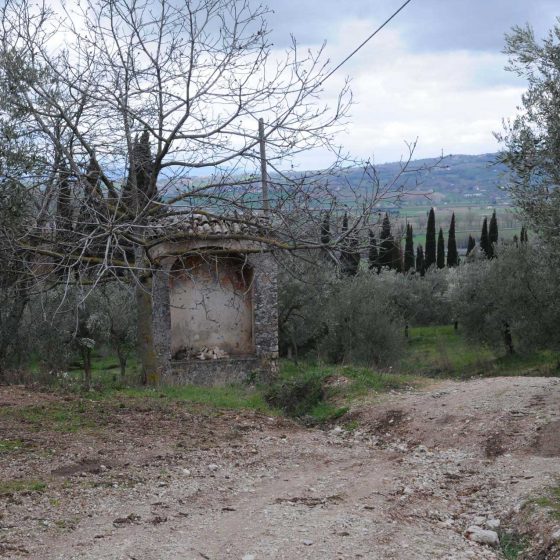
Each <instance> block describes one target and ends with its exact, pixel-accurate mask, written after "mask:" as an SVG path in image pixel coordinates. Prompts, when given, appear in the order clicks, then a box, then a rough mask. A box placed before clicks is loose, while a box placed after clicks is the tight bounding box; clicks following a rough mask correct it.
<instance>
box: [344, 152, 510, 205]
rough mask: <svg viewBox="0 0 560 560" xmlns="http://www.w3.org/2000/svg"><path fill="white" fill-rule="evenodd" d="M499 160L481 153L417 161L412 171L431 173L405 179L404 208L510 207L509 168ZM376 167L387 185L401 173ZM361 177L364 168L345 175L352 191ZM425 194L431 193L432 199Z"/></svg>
mask: <svg viewBox="0 0 560 560" xmlns="http://www.w3.org/2000/svg"><path fill="white" fill-rule="evenodd" d="M495 158H496V154H481V155H474V156H473V155H450V156H446V157H445V158H443V160H441V161H439V158H430V159H421V160H415V161H413V162H412V163H411V165H410V168H411V169H418V168H425V169H427V170H428V171H421V172H420V173H418V174H415V173H410V174H408V175H407V176H406V177H403V178H402V180H401V182H402V181H406V183H405V185H406V186H405V190H406V191H407V192H409V193H411V196H408V197H406V199H404V200H403V202H402V204H401V205H402V206H408V205H419V204H422V205H430V204H438V205H450V206H451V205H453V206H455V205H472V206H481V205H492V206H501V205H504V204H508V203H509V197H508V194H507V193H506V192H505V191H504V190H502V189H501V187H503V186H504V185H505V184H506V182H507V178H508V169H507V167H506V166H504V165H502V164H495V163H494V161H495ZM438 162H439V163H438ZM436 164H437V165H436ZM434 166H435V167H434ZM376 168H377V173H378V175H379V178H380V180H381V183H386V182H388V181H390V180H391V179H392V178H393V177H395V176H396V175H397V174H398V172H399V169H400V164H399V163H384V164H380V165H377V166H376ZM361 177H362V172H361V170H360V169H353V170H349V171H348V172H347V173H346V174H345V179H346V182H347V185H348V186H349V187H351V188H356V187H357V186H358V185H359V184H360V179H361ZM341 187H342V184H341ZM425 194H429V200H428V199H426V196H425Z"/></svg>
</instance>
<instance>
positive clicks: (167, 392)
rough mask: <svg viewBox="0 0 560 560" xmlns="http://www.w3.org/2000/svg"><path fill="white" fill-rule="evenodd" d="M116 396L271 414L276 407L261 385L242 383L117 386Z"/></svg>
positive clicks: (112, 393) (111, 392) (114, 393)
mask: <svg viewBox="0 0 560 560" xmlns="http://www.w3.org/2000/svg"><path fill="white" fill-rule="evenodd" d="M108 394H110V395H112V396H115V397H118V396H121V397H130V398H142V399H146V398H148V399H162V398H163V399H168V400H171V401H176V402H183V403H190V404H194V405H202V406H205V407H209V408H215V409H228V410H242V409H252V410H257V411H259V412H263V413H267V414H270V413H272V412H273V411H272V410H271V408H270V407H269V406H268V405H267V404H266V402H265V400H264V397H263V394H262V391H260V390H259V389H258V388H255V387H250V386H247V385H242V384H235V385H227V386H225V387H200V386H196V385H185V386H182V387H158V388H155V389H152V388H149V387H129V388H124V389H118V390H113V391H110V393H108Z"/></svg>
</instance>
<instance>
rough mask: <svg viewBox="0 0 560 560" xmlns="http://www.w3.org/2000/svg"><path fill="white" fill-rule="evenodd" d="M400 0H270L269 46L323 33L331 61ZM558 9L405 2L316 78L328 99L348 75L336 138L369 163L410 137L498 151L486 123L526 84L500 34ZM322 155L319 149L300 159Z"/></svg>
mask: <svg viewBox="0 0 560 560" xmlns="http://www.w3.org/2000/svg"><path fill="white" fill-rule="evenodd" d="M402 1H403V0H271V1H269V6H270V7H271V8H272V9H273V10H274V13H273V14H271V15H270V17H269V19H268V21H269V25H270V27H271V28H272V40H273V41H274V44H275V46H277V47H278V48H281V47H282V46H283V45H284V44H286V42H287V41H288V40H289V37H290V33H291V34H293V35H294V36H295V37H296V39H297V40H298V43H300V44H301V45H302V46H303V45H304V46H318V45H320V44H321V43H322V42H323V41H326V42H327V55H328V56H329V58H330V59H331V60H332V61H333V63H335V64H336V63H338V61H340V60H342V59H343V58H344V57H345V56H346V55H347V54H348V53H349V52H351V51H352V50H353V49H354V48H355V47H356V46H357V45H358V44H359V43H360V42H361V41H362V40H363V39H365V38H366V37H367V36H368V35H369V34H370V33H371V32H372V31H373V30H374V29H375V28H376V27H377V26H378V25H379V24H380V23H381V22H382V21H384V20H385V19H386V18H387V17H388V16H389V15H390V14H391V13H393V11H394V10H395V9H397V8H398V7H399V6H400V5H401V4H402ZM559 15H560V5H559V3H558V1H557V0H554V1H552V0H412V3H411V4H409V5H408V7H407V8H405V10H404V11H403V12H401V13H400V15H398V16H397V19H395V20H393V21H392V22H391V23H390V24H389V26H388V27H386V28H385V29H384V30H382V31H381V32H380V33H379V34H378V35H377V36H376V37H375V38H374V39H373V40H372V41H370V42H369V43H368V44H367V45H366V46H365V47H364V48H363V49H362V50H361V51H359V53H358V54H356V55H355V56H354V58H352V59H351V61H349V62H348V63H347V64H346V65H345V66H343V67H342V68H341V69H340V70H339V71H338V72H337V74H336V75H334V76H333V77H332V78H331V79H330V80H329V81H328V83H327V84H325V89H326V91H325V95H324V100H325V101H328V100H329V98H332V97H333V96H334V95H335V94H336V92H337V91H338V89H339V88H340V86H341V85H342V83H343V80H344V78H345V77H346V76H349V77H350V78H351V80H352V92H353V95H354V100H355V105H354V106H353V108H352V113H351V115H352V118H351V124H350V125H349V126H348V127H347V132H346V133H345V134H342V135H341V136H340V143H342V144H343V145H344V147H345V148H346V149H347V150H349V151H350V152H351V153H352V154H353V155H356V156H359V157H370V156H374V157H375V161H376V163H383V162H386V161H395V160H398V159H399V158H400V157H401V155H402V154H404V153H405V152H406V146H405V143H404V142H405V141H411V140H414V139H416V137H418V140H419V144H418V149H417V152H416V156H415V157H416V158H419V157H431V156H437V155H439V154H440V153H441V152H442V151H443V152H444V153H445V154H480V153H484V152H493V151H495V150H497V148H498V145H497V143H496V141H495V140H494V138H493V136H492V131H495V130H499V129H500V128H501V120H502V118H503V117H508V116H511V115H513V114H514V113H515V110H516V106H517V105H519V102H520V98H521V93H522V92H523V91H524V89H525V84H524V83H523V81H522V80H520V79H519V78H517V77H516V76H515V75H513V74H512V73H508V72H506V71H505V70H504V66H505V64H506V57H505V56H504V55H503V54H501V51H502V49H503V45H504V34H505V33H506V32H507V31H509V30H510V29H511V27H512V26H513V25H516V24H519V25H523V24H525V23H530V24H531V25H532V26H533V27H534V29H535V31H536V33H537V36H543V35H544V34H545V33H546V31H547V30H548V29H549V28H550V27H552V25H553V22H554V20H555V18H556V17H557V16H559ZM327 163H328V162H327V161H326V158H325V154H321V153H315V154H314V155H308V156H305V157H304V158H302V159H300V160H299V164H300V165H302V166H303V167H305V168H309V167H321V166H322V165H324V164H327Z"/></svg>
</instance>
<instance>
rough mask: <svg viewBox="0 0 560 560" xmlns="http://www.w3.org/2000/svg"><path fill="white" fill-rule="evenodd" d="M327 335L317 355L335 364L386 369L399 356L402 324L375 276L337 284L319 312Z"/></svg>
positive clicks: (359, 277) (398, 312) (387, 292)
mask: <svg viewBox="0 0 560 560" xmlns="http://www.w3.org/2000/svg"><path fill="white" fill-rule="evenodd" d="M322 316H323V320H324V322H325V326H326V333H325V335H324V336H323V338H322V339H321V342H320V344H319V351H320V354H321V355H322V356H324V357H325V358H326V359H327V360H329V361H331V362H335V363H340V362H350V363H356V364H365V365H387V364H390V363H392V362H393V361H395V360H396V359H397V358H398V357H400V355H401V354H402V350H403V345H404V320H403V317H402V312H401V311H400V310H399V309H397V308H396V306H395V305H394V304H393V302H392V301H391V297H390V289H388V285H387V284H386V283H384V282H383V281H382V280H380V278H379V277H378V276H377V275H376V274H371V273H369V272H363V273H362V274H359V275H358V276H356V277H353V278H345V279H341V280H340V281H339V284H338V286H337V289H336V290H335V291H334V292H333V293H332V295H331V297H330V298H328V300H327V301H326V304H325V307H324V308H323V310H322Z"/></svg>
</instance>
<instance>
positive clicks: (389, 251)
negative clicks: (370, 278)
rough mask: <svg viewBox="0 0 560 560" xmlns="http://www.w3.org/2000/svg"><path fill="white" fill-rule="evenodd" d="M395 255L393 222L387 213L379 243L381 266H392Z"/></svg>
mask: <svg viewBox="0 0 560 560" xmlns="http://www.w3.org/2000/svg"><path fill="white" fill-rule="evenodd" d="M393 257H394V250H393V236H392V235H391V222H390V221H389V216H388V215H387V214H385V217H384V218H383V223H382V224H381V235H380V243H379V266H381V267H384V266H387V267H389V268H391V263H392V261H393Z"/></svg>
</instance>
